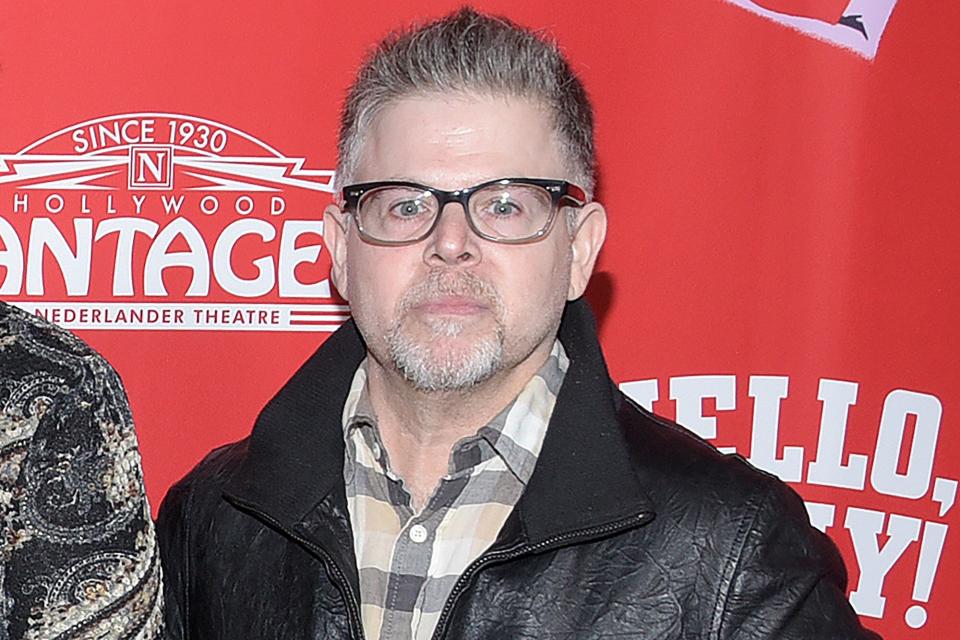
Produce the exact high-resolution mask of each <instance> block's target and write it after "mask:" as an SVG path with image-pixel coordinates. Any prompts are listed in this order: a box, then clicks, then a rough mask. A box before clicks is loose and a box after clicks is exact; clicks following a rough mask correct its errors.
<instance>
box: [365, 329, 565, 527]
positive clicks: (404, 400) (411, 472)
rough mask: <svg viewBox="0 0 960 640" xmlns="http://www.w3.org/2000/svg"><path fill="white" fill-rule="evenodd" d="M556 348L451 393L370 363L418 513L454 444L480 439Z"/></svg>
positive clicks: (396, 462)
mask: <svg viewBox="0 0 960 640" xmlns="http://www.w3.org/2000/svg"><path fill="white" fill-rule="evenodd" d="M552 346H553V342H552V341H550V342H549V344H546V345H540V346H538V347H537V349H536V350H535V351H534V352H533V353H532V354H530V356H528V357H527V358H526V359H525V360H524V361H523V362H521V363H519V364H518V365H516V366H514V367H510V368H508V369H505V370H504V371H501V372H499V373H497V374H495V375H494V376H492V377H491V378H489V379H488V380H486V381H484V382H482V383H480V384H477V385H474V386H472V387H470V388H468V389H464V390H460V391H449V392H424V391H421V390H418V389H415V388H414V387H412V386H411V385H410V382H409V381H408V380H406V379H405V378H404V377H403V376H402V375H401V374H400V373H399V372H398V371H396V370H395V369H393V368H392V367H386V366H383V364H382V363H379V362H377V361H376V359H375V358H373V357H370V358H368V360H367V362H368V371H367V373H368V377H367V385H368V389H369V393H370V401H371V403H372V405H373V408H374V411H375V412H376V414H377V426H378V428H379V430H380V437H381V438H382V439H383V444H384V446H385V447H386V449H387V452H388V453H389V455H390V464H391V467H392V468H393V471H394V472H395V473H396V474H397V475H399V476H400V477H402V478H403V481H404V486H405V487H406V489H407V490H408V491H409V492H410V494H411V497H412V498H413V503H414V509H415V511H417V512H419V511H421V510H422V509H423V507H424V506H426V503H427V501H428V500H429V498H430V495H431V494H432V492H433V490H434V489H435V488H436V486H437V484H439V482H440V480H441V479H442V478H443V477H444V476H445V475H446V474H447V471H448V461H449V458H450V453H451V451H452V450H453V447H454V445H455V444H456V443H457V442H459V441H460V440H462V439H463V438H466V437H469V436H472V435H474V434H475V433H476V432H477V430H478V429H479V428H480V427H482V426H483V425H485V424H487V423H488V422H489V421H490V420H492V419H493V418H494V417H495V416H496V415H497V414H498V413H499V412H500V411H501V410H503V408H504V407H505V406H507V405H508V404H509V403H510V402H512V401H513V400H514V398H516V397H517V395H518V394H519V393H520V391H521V390H522V389H523V387H524V386H525V385H526V384H527V382H529V381H530V379H531V378H532V377H533V376H534V374H535V373H536V372H537V371H538V370H539V369H540V367H541V366H543V363H544V362H546V359H547V357H548V356H549V355H550V349H551V348H552Z"/></svg>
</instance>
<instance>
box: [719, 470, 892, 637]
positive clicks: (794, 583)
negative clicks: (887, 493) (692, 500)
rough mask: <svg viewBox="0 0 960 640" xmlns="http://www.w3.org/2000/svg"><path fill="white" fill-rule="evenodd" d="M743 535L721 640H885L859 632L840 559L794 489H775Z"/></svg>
mask: <svg viewBox="0 0 960 640" xmlns="http://www.w3.org/2000/svg"><path fill="white" fill-rule="evenodd" d="M741 534H742V535H741V536H740V538H739V541H738V542H739V553H735V555H734V557H735V558H736V560H735V564H734V565H733V566H732V569H731V572H730V574H729V581H728V583H727V584H726V585H725V587H726V596H725V597H723V598H721V599H720V604H719V608H718V611H717V616H716V618H715V622H716V625H717V626H716V629H715V630H716V631H717V633H716V637H718V638H723V639H728V640H761V639H762V640H822V639H823V638H831V639H832V640H879V639H880V636H878V635H877V634H875V633H873V632H871V631H869V630H867V629H864V628H863V627H862V626H861V624H860V621H859V619H858V618H857V615H856V613H855V612H854V611H853V608H852V607H851V606H850V603H849V602H848V601H847V598H846V586H847V573H846V569H845V568H844V565H843V560H842V559H841V557H840V554H839V552H838V551H837V549H836V547H835V546H834V545H833V543H832V542H831V541H830V539H829V538H828V537H827V536H826V535H824V534H823V533H821V532H820V531H818V530H816V529H814V528H813V527H812V526H811V525H810V523H809V520H808V518H807V514H806V509H805V508H804V506H803V502H802V501H801V500H800V497H799V496H798V495H797V494H796V493H794V492H793V491H792V490H791V489H790V488H789V487H787V486H786V485H784V484H783V483H780V482H771V484H770V485H769V487H768V488H767V490H766V492H765V494H764V495H763V497H761V499H760V503H759V506H758V508H757V509H756V510H755V511H754V512H753V516H751V517H750V519H749V521H748V522H745V524H744V526H743V527H742V529H741ZM735 551H736V550H735ZM711 637H714V636H711Z"/></svg>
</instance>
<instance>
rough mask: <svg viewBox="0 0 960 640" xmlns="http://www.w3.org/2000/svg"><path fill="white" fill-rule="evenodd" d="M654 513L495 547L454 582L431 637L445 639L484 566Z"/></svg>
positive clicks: (612, 529) (635, 522) (631, 524)
mask: <svg viewBox="0 0 960 640" xmlns="http://www.w3.org/2000/svg"><path fill="white" fill-rule="evenodd" d="M653 516H654V514H653V512H650V511H644V512H643V513H639V514H637V515H634V516H630V517H629V518H625V519H623V520H618V521H617V522H611V523H610V524H605V525H602V526H599V527H592V528H590V529H580V530H579V531H571V532H569V533H562V534H559V535H556V536H553V537H551V538H547V539H546V540H542V541H541V542H538V543H537V544H533V545H525V544H522V543H521V544H519V545H517V546H514V547H511V548H509V549H502V550H500V551H493V552H491V553H488V554H486V555H483V556H480V557H479V558H477V559H476V560H474V561H473V563H471V564H470V565H469V566H468V567H467V568H466V569H465V570H464V572H463V573H462V574H460V578H459V579H458V580H457V581H456V583H454V585H453V589H452V590H451V591H450V596H449V597H448V598H447V601H446V602H445V603H444V605H443V611H442V612H441V613H440V617H439V618H438V619H437V626H436V628H435V629H434V631H433V636H432V637H431V640H442V638H443V637H444V636H445V635H446V633H447V629H446V627H447V623H448V622H449V617H450V614H451V613H452V612H453V609H454V607H456V606H457V601H458V600H459V599H460V596H461V595H463V592H464V591H465V590H466V588H467V585H468V584H469V582H470V581H471V580H472V579H473V577H474V576H475V575H476V574H477V572H479V571H480V570H481V569H483V568H484V567H486V566H489V565H491V564H499V563H502V562H507V561H508V560H513V559H514V558H517V557H519V556H523V555H526V554H529V553H536V552H537V551H543V550H545V549H547V548H549V547H553V546H557V547H560V546H566V545H569V544H575V543H577V542H585V541H587V540H589V539H593V538H599V537H603V536H606V535H609V534H612V533H619V532H620V531H624V530H626V529H631V528H633V527H639V526H640V525H642V524H646V523H647V522H649V521H651V520H652V519H653Z"/></svg>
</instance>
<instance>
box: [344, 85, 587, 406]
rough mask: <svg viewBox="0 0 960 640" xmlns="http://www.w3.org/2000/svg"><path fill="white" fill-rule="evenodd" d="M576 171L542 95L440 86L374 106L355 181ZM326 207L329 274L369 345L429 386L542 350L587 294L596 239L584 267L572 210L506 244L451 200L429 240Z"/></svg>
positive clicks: (460, 182) (474, 377)
mask: <svg viewBox="0 0 960 640" xmlns="http://www.w3.org/2000/svg"><path fill="white" fill-rule="evenodd" d="M568 174H569V171H568V170H567V169H566V167H565V165H564V162H563V159H562V156H561V154H560V152H559V149H558V145H557V143H556V141H555V139H554V133H553V129H552V127H551V125H550V119H549V117H548V115H547V113H546V112H545V111H544V110H542V109H541V108H540V107H539V106H538V105H537V104H536V103H533V102H531V101H528V100H523V99H518V98H505V97H486V96H484V97H480V96H459V97H448V96H438V95H433V94H431V95H427V96H417V97H409V98H406V99H403V100H401V101H399V102H397V103H395V104H393V105H391V106H390V107H387V108H386V109H385V110H384V111H382V112H381V113H380V114H379V116H378V117H377V118H376V120H375V121H374V123H373V124H372V126H371V127H370V128H369V129H368V131H367V132H366V136H365V139H364V143H363V149H362V152H361V157H360V162H359V164H358V167H357V170H356V174H355V175H354V176H353V177H352V182H355V183H359V182H371V181H379V180H406V181H412V182H417V183H421V184H424V185H429V186H432V187H437V188H440V189H446V190H456V189H461V188H464V187H469V186H472V185H475V184H478V183H480V182H485V181H488V180H493V179H496V178H505V177H531V178H559V179H563V178H567V177H568ZM596 208H597V205H594V209H596ZM328 213H330V214H331V216H332V217H333V218H335V219H336V220H337V221H339V223H340V224H339V225H336V224H335V222H334V220H331V219H330V218H329V217H328V219H327V225H326V226H327V228H328V234H329V237H328V245H329V246H331V249H332V251H333V258H334V279H335V282H336V284H337V287H338V289H339V290H340V292H341V294H342V295H344V297H346V298H347V299H348V300H349V301H350V307H351V311H352V313H353V316H354V319H355V320H356V323H357V326H358V327H359V329H360V332H361V334H362V335H363V337H364V340H365V341H366V343H367V348H368V350H369V351H370V354H371V355H372V356H373V358H374V359H375V360H376V361H377V362H378V363H379V364H380V365H381V366H383V367H385V368H388V369H393V370H399V371H400V372H401V373H403V374H404V375H405V376H406V378H407V379H408V380H410V381H411V382H412V383H413V384H414V386H416V387H418V388H420V389H422V390H426V391H452V390H458V389H464V388H468V387H470V386H472V385H474V384H476V383H478V382H481V381H483V380H485V379H487V378H490V377H491V376H495V375H498V374H499V373H501V372H504V371H510V370H513V369H514V368H516V367H517V366H518V365H520V364H522V363H525V362H532V361H538V362H540V361H542V359H543V358H545V357H546V355H547V353H548V352H549V349H550V347H551V345H552V343H553V339H554V336H555V334H556V329H557V326H558V325H559V321H560V315H561V313H562V311H563V306H564V302H565V301H566V300H567V299H568V298H574V297H577V296H579V295H580V294H581V293H582V292H583V287H584V286H585V285H586V278H588V277H589V270H590V269H592V266H593V259H594V258H595V255H596V249H598V248H599V243H598V242H594V244H596V248H593V247H591V248H590V250H589V251H592V255H591V256H588V260H587V262H588V263H589V264H587V265H584V264H582V263H583V262H584V260H583V258H584V256H579V253H584V252H587V250H586V249H584V250H583V251H579V252H578V250H577V249H576V248H575V247H574V246H573V245H572V244H571V235H570V232H569V231H568V228H567V225H566V224H565V221H564V219H563V218H564V215H565V212H563V211H561V212H560V214H559V215H558V217H557V220H556V221H555V223H554V225H553V228H552V230H551V232H550V233H549V234H548V235H547V236H546V237H544V238H542V239H540V240H538V241H536V242H532V243H529V244H521V245H505V244H498V243H494V242H491V241H488V240H484V239H482V238H480V237H478V236H477V235H476V234H474V233H473V232H472V231H471V230H470V228H469V226H468V224H467V220H466V214H465V213H464V211H463V208H462V207H461V206H460V205H459V204H455V203H452V204H448V205H447V206H446V207H445V209H444V210H443V212H442V214H441V216H440V220H439V222H438V224H437V226H436V228H435V229H434V231H433V233H432V234H431V235H430V236H429V237H427V238H426V239H424V240H422V241H420V242H417V243H415V244H411V245H406V246H399V247H387V246H379V245H374V244H369V243H367V242H365V241H364V240H363V239H361V238H360V236H359V234H358V232H357V229H356V227H355V225H354V221H353V220H352V219H350V217H349V216H345V215H344V214H342V213H341V212H340V211H339V210H338V209H337V208H336V207H331V208H330V209H328ZM586 213H590V211H587V212H586ZM599 215H600V217H602V209H601V210H600V214H599ZM594 222H595V221H594ZM334 226H336V227H337V228H335V229H334V228H331V227H334ZM599 242H602V232H601V233H600V236H599ZM575 255H578V258H577V259H576V260H574V256H575ZM584 266H585V267H586V271H585V273H584ZM531 374H532V372H531Z"/></svg>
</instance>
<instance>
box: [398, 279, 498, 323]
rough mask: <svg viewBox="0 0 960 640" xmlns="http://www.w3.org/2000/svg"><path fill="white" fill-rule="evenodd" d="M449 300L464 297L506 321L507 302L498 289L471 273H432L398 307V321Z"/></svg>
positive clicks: (413, 288)
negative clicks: (416, 310)
mask: <svg viewBox="0 0 960 640" xmlns="http://www.w3.org/2000/svg"><path fill="white" fill-rule="evenodd" d="M445 296H460V297H464V298H471V299H473V300H477V301H479V302H483V303H485V304H486V305H487V306H489V307H490V308H491V309H493V311H494V314H495V315H496V317H497V318H500V317H502V310H503V299H502V298H501V297H500V293H499V292H498V291H497V289H496V287H494V286H493V285H492V284H490V283H489V282H487V281H486V280H484V279H483V278H481V277H480V276H478V275H476V274H474V273H471V272H469V271H452V270H449V269H431V271H430V272H429V273H428V274H427V277H426V278H424V279H423V280H421V281H420V282H418V283H417V284H415V285H413V286H412V287H410V288H409V289H407V291H406V292H405V293H404V294H403V296H402V297H401V298H400V301H399V303H398V305H397V306H398V309H397V311H398V314H397V316H398V317H402V316H403V315H404V314H406V312H408V311H409V310H410V309H412V308H413V307H416V306H417V305H420V304H423V303H424V302H430V301H431V300H436V299H438V298H442V297H445Z"/></svg>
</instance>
